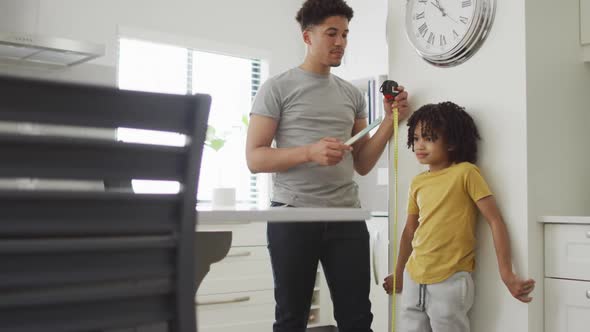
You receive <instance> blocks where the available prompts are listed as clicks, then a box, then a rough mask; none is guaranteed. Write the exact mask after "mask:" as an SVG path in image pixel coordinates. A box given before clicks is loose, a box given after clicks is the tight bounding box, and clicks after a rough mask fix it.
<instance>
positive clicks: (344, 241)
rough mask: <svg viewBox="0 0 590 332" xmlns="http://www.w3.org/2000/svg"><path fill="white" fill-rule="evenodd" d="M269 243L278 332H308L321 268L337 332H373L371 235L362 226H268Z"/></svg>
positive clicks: (364, 225)
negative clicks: (326, 284) (319, 264)
mask: <svg viewBox="0 0 590 332" xmlns="http://www.w3.org/2000/svg"><path fill="white" fill-rule="evenodd" d="M281 205H283V204H281V203H276V202H273V204H272V206H275V207H276V206H281ZM267 237H268V249H269V253H270V258H271V263H272V269H273V277H274V284H275V301H276V307H275V323H274V326H273V331H274V332H303V331H305V329H306V326H307V320H308V317H309V311H310V305H311V297H312V294H313V288H314V284H315V277H316V271H317V268H318V262H321V263H322V267H323V269H324V273H325V276H326V281H327V282H328V287H329V288H330V294H331V296H332V302H333V303H334V317H335V318H336V322H337V323H338V330H339V332H371V331H372V330H371V322H372V321H373V314H372V313H371V302H370V301H369V291H370V271H369V270H370V267H369V233H368V231H367V225H366V224H365V222H364V221H359V222H303V223H280V222H277V223H268V227H267Z"/></svg>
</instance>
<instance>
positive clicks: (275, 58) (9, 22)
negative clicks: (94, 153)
mask: <svg viewBox="0 0 590 332" xmlns="http://www.w3.org/2000/svg"><path fill="white" fill-rule="evenodd" d="M300 5H301V2H300V1H297V0H289V1H275V0H256V1H240V0H229V1H206V0H193V1H190V0H167V1H156V0H125V1H116V0H101V1H89V0H3V1H2V3H1V4H0V22H3V23H0V28H1V29H3V30H4V31H10V30H16V31H19V30H25V32H31V33H38V34H44V35H51V36H58V37H65V38H72V39H80V40H87V41H92V42H96V43H102V44H106V48H107V50H106V53H107V54H106V55H105V56H104V57H101V58H99V59H97V60H94V61H92V62H91V63H90V64H83V65H80V66H76V67H73V68H71V69H65V70H59V71H47V70H45V71H40V70H24V69H22V68H7V67H0V73H7V74H17V75H26V76H34V77H45V78H50V79H66V80H72V81H83V82H92V83H99V84H107V85H114V84H116V67H115V66H116V63H117V38H118V26H124V27H130V28H133V29H139V30H147V31H156V32H159V33H162V34H165V35H175V36H181V37H186V38H189V39H200V40H203V41H212V42H214V43H217V44H220V45H224V48H227V47H225V46H230V47H233V46H234V45H235V46H236V47H237V48H238V49H243V50H259V51H261V52H262V53H265V54H268V56H269V60H270V67H269V71H270V74H271V75H273V74H276V73H279V72H281V71H283V70H285V69H288V68H290V67H293V66H296V65H298V64H299V63H300V62H301V61H302V59H303V55H304V53H303V48H302V46H301V45H302V41H301V38H300V33H299V27H298V25H297V22H296V21H295V19H294V17H295V14H296V12H297V10H298V8H299V6H300ZM37 8H39V10H37ZM36 15H38V17H35V16H36ZM12 27H15V29H11V28H12Z"/></svg>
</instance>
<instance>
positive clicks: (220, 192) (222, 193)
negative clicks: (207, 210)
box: [213, 188, 236, 209]
mask: <svg viewBox="0 0 590 332" xmlns="http://www.w3.org/2000/svg"><path fill="white" fill-rule="evenodd" d="M235 206H236V188H213V208H214V209H215V208H228V207H231V208H233V207H235Z"/></svg>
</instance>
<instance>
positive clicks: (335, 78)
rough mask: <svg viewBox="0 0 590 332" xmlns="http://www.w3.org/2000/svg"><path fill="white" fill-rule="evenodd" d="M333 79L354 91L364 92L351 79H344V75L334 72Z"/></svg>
mask: <svg viewBox="0 0 590 332" xmlns="http://www.w3.org/2000/svg"><path fill="white" fill-rule="evenodd" d="M332 79H333V80H334V81H335V82H336V83H337V84H338V85H340V86H341V87H343V88H345V89H348V90H350V91H354V92H355V93H359V94H362V92H361V90H360V89H359V88H358V87H356V86H355V85H354V84H352V83H351V82H350V81H347V80H345V79H343V78H342V77H340V76H338V75H335V74H332Z"/></svg>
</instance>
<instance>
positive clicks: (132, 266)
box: [0, 78, 211, 332]
mask: <svg viewBox="0 0 590 332" xmlns="http://www.w3.org/2000/svg"><path fill="white" fill-rule="evenodd" d="M210 102H211V100H210V97H209V96H207V95H194V96H179V95H167V94H154V93H142V92H134V91H123V90H118V89H114V88H106V87H94V86H84V85H74V84H64V83H51V82H39V81H32V80H22V79H13V78H0V121H2V122H4V123H5V122H9V123H16V122H18V123H23V122H24V123H34V124H41V125H46V126H47V125H48V127H50V128H53V129H52V130H53V131H55V130H58V129H59V128H65V129H64V131H63V132H64V133H65V132H68V130H69V129H68V128H70V127H90V128H93V129H89V130H88V132H93V130H95V128H102V129H110V130H114V129H115V128H119V127H126V128H139V129H149V130H159V131H169V132H177V133H182V134H184V135H186V136H187V137H188V140H189V142H188V143H187V144H186V145H185V146H184V147H174V146H161V145H149V144H137V143H124V142H118V141H116V140H109V139H101V138H95V137H92V135H81V136H80V137H77V136H76V135H71V134H68V135H59V134H53V133H51V130H48V131H47V133H49V134H43V133H42V132H41V133H39V132H37V133H35V132H32V133H31V132H27V130H26V129H27V128H29V127H30V125H26V124H25V125H23V124H21V125H16V127H15V128H17V130H16V131H12V132H11V131H4V132H2V133H0V160H1V161H0V180H3V181H5V182H6V181H7V179H14V178H20V179H22V178H27V179H43V180H47V181H48V182H51V181H56V180H59V181H61V182H56V183H78V182H77V181H88V182H90V183H93V182H97V183H103V182H104V183H124V182H129V181H130V179H153V180H170V181H178V182H180V184H181V188H182V189H181V191H180V192H179V193H178V194H135V193H133V192H132V191H130V190H125V188H117V190H100V189H99V190H94V189H87V190H86V189H80V188H78V189H76V188H74V187H75V186H74V187H73V188H72V189H68V187H67V186H66V187H65V188H64V187H63V186H62V187H55V188H53V187H51V186H49V187H47V186H46V187H45V188H44V189H43V188H41V189H37V190H30V189H23V188H18V187H15V188H10V187H6V186H4V187H3V189H0V331H10V332H19V331H27V332H30V331H43V332H49V331H59V332H65V331H110V330H129V329H131V330H133V331H135V330H139V331H141V330H142V329H143V328H146V329H147V330H149V329H150V327H153V326H159V327H160V328H161V329H163V330H167V331H180V332H192V331H196V318H195V300H194V297H195V288H196V287H195V252H194V247H195V245H194V242H193V241H194V231H195V223H196V213H195V204H196V190H197V182H198V173H199V167H200V164H201V155H202V150H203V143H204V140H205V134H206V129H207V119H208V115H209V106H210ZM56 125H59V126H65V127H55V126H56ZM27 126H28V127H27ZM19 128H20V129H19ZM56 128H58V129H56ZM66 129H67V130H66ZM58 131H59V130H58ZM64 181H69V182H64Z"/></svg>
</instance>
